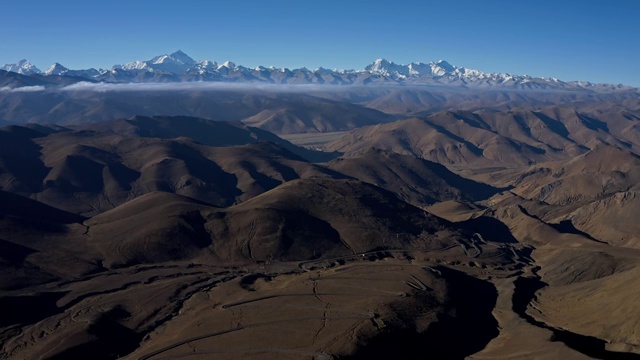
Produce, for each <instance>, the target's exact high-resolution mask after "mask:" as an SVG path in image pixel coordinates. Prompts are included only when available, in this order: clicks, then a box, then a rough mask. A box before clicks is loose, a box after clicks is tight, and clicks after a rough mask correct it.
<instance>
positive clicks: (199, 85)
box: [60, 81, 354, 92]
mask: <svg viewBox="0 0 640 360" xmlns="http://www.w3.org/2000/svg"><path fill="white" fill-rule="evenodd" d="M353 87H354V86H352V85H322V84H300V85H294V84H265V83H246V82H245V83H230V82H212V81H210V82H177V83H92V82H79V83H75V84H72V85H67V86H64V87H62V88H60V90H62V91H94V92H112V91H192V90H244V91H246V90H264V91H280V92H298V91H299V92H306V91H313V90H327V89H334V90H335V89H346V88H353Z"/></svg>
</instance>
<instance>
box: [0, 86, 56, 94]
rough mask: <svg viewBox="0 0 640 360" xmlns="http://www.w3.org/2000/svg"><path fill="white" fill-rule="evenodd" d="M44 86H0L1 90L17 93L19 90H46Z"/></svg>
mask: <svg viewBox="0 0 640 360" xmlns="http://www.w3.org/2000/svg"><path fill="white" fill-rule="evenodd" d="M44 89H45V88H44V86H40V85H38V86H22V87H17V88H12V87H10V86H3V87H0V92H9V93H17V92H36V91H44Z"/></svg>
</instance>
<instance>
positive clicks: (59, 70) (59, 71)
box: [43, 63, 69, 75]
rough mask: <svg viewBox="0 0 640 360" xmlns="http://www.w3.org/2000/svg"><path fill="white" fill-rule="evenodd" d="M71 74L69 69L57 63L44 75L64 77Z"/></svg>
mask: <svg viewBox="0 0 640 360" xmlns="http://www.w3.org/2000/svg"><path fill="white" fill-rule="evenodd" d="M68 72H69V69H67V68H66V67H64V66H62V65H60V63H55V64H53V65H51V66H50V67H49V68H48V69H47V70H45V71H44V73H43V74H44V75H63V74H66V73H68Z"/></svg>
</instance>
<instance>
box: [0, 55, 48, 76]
mask: <svg viewBox="0 0 640 360" xmlns="http://www.w3.org/2000/svg"><path fill="white" fill-rule="evenodd" d="M0 70H4V71H11V72H15V73H18V74H21V75H31V74H40V73H41V72H42V71H40V69H38V68H37V67H36V66H35V65H33V64H32V63H30V62H29V60H26V59H22V60H20V61H18V62H17V63H15V64H5V65H4V66H2V67H0Z"/></svg>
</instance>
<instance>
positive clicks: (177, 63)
mask: <svg viewBox="0 0 640 360" xmlns="http://www.w3.org/2000/svg"><path fill="white" fill-rule="evenodd" d="M197 65H198V63H197V62H196V61H195V60H193V59H192V58H191V57H190V56H189V55H187V54H185V53H184V52H182V51H181V50H178V51H176V52H174V53H171V54H164V55H158V56H155V57H153V58H152V59H150V60H147V61H140V60H137V61H134V62H130V63H127V64H124V65H120V66H118V65H116V66H114V67H113V68H112V70H116V69H124V70H143V71H149V72H165V73H175V74H184V73H186V72H187V71H189V70H190V69H191V68H193V67H196V66H197Z"/></svg>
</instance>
